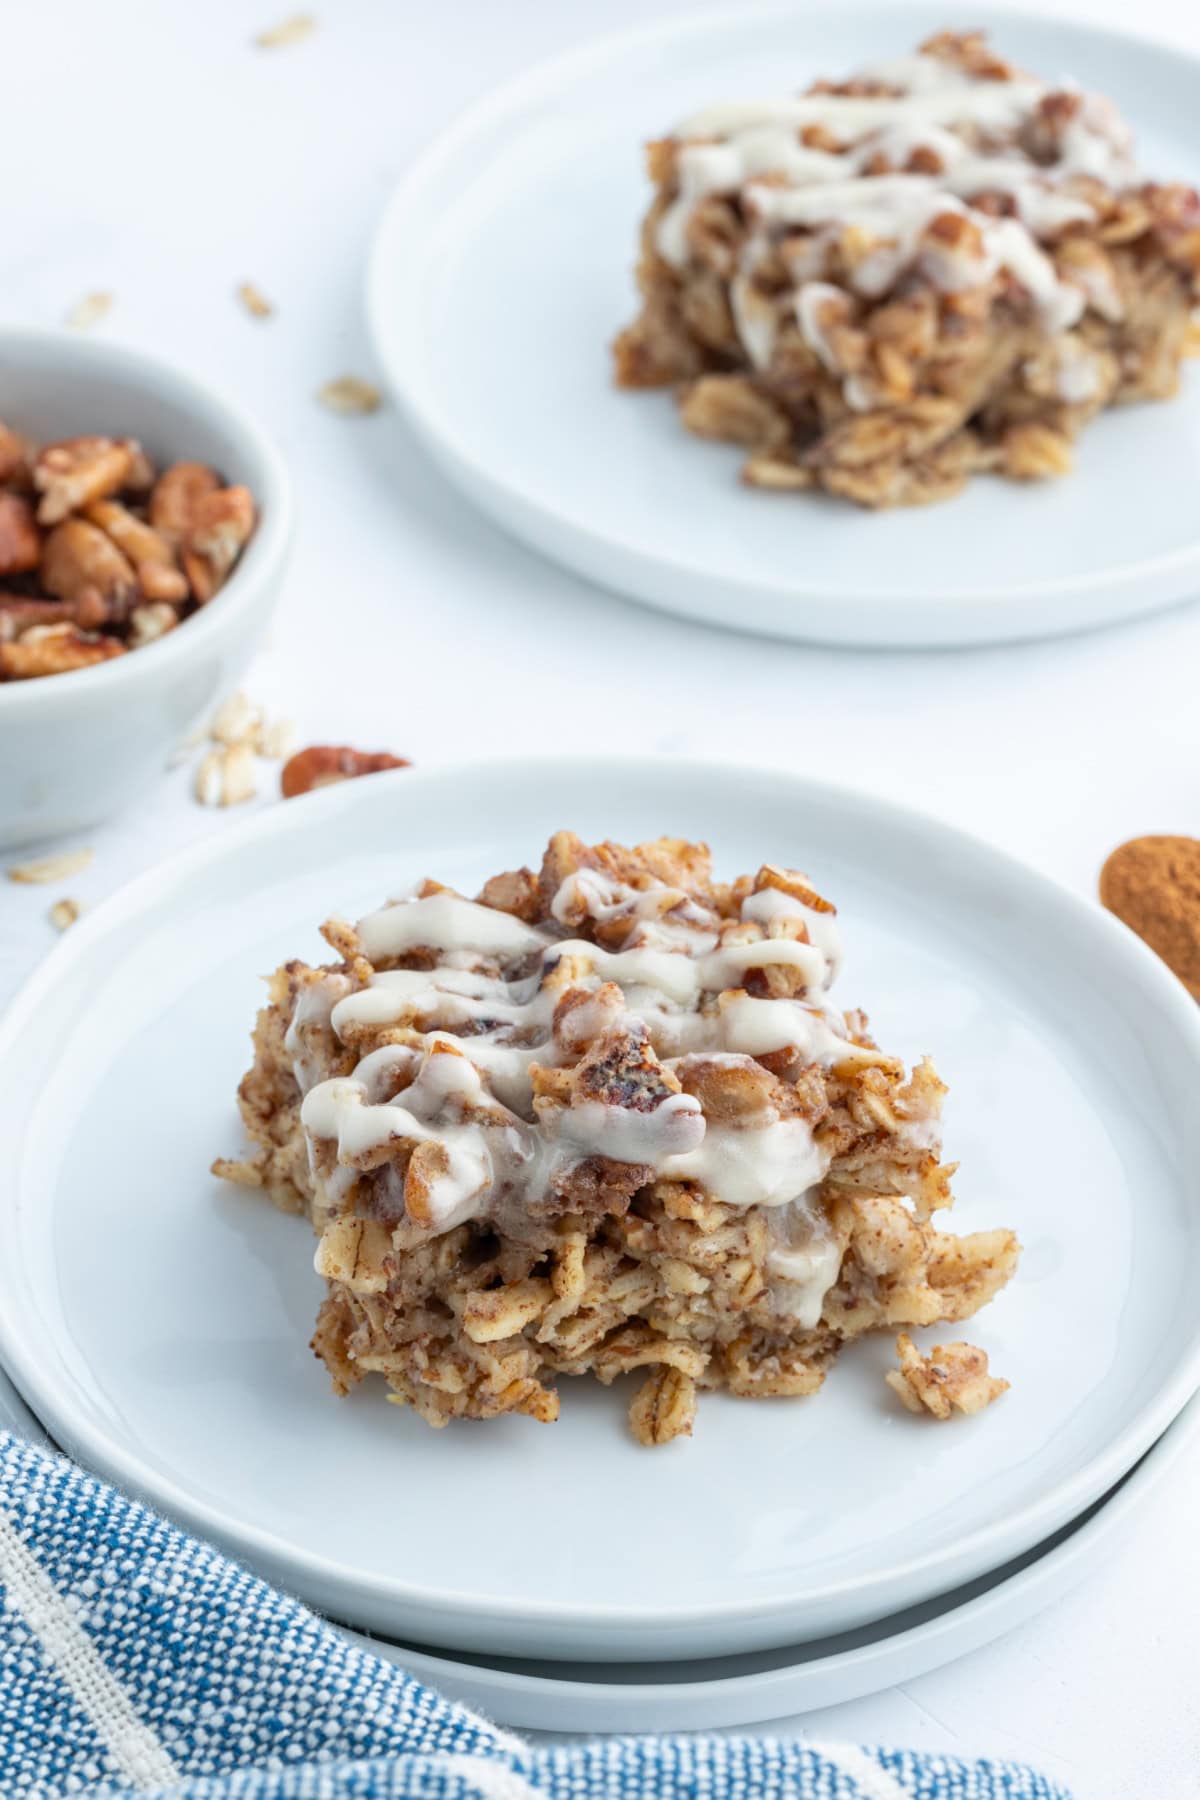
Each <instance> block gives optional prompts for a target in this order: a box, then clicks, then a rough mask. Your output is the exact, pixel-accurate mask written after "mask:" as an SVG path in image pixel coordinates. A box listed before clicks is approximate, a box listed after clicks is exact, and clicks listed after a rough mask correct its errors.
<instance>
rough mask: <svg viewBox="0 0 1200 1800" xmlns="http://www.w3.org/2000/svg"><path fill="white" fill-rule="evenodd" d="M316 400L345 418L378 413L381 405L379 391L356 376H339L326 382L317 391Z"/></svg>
mask: <svg viewBox="0 0 1200 1800" xmlns="http://www.w3.org/2000/svg"><path fill="white" fill-rule="evenodd" d="M317 399H318V400H319V401H320V402H321V405H322V406H327V407H328V408H329V410H330V412H335V413H342V414H344V416H345V417H347V418H352V417H354V416H355V415H361V414H363V413H373V412H378V411H379V408H380V406H381V405H382V404H383V401H382V396H381V395H380V392H379V389H378V388H377V387H374V386H372V384H371V383H370V382H369V381H362V380H360V379H359V377H358V376H357V375H339V376H338V377H337V379H336V380H335V381H327V382H326V383H325V385H324V387H320V388H318V389H317Z"/></svg>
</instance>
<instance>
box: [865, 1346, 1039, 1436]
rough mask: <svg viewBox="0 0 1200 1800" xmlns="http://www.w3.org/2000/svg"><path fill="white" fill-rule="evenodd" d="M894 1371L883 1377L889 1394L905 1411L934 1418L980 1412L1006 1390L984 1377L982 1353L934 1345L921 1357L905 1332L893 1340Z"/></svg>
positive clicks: (997, 1381) (993, 1378)
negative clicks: (896, 1359) (898, 1401)
mask: <svg viewBox="0 0 1200 1800" xmlns="http://www.w3.org/2000/svg"><path fill="white" fill-rule="evenodd" d="M896 1354H897V1356H898V1357H899V1358H900V1367H899V1368H898V1369H889V1371H888V1373H887V1376H886V1377H885V1379H886V1381H887V1384H888V1386H889V1387H890V1388H891V1390H892V1392H893V1393H894V1394H896V1395H898V1397H899V1398H900V1399H901V1400H902V1401H903V1403H904V1405H905V1406H906V1407H907V1408H908V1410H909V1412H913V1413H919V1412H922V1411H924V1412H929V1413H932V1414H933V1416H934V1418H935V1419H948V1418H950V1416H951V1414H952V1412H953V1411H954V1408H955V1407H957V1408H958V1410H959V1412H961V1413H978V1412H982V1411H983V1409H984V1407H985V1406H990V1405H991V1403H992V1401H993V1400H998V1399H999V1398H1000V1395H1001V1394H1003V1393H1006V1392H1007V1391H1008V1387H1009V1383H1008V1382H1007V1381H1004V1380H1002V1379H1001V1378H1000V1377H999V1376H995V1375H989V1374H988V1359H987V1352H986V1350H980V1349H977V1347H976V1346H975V1345H974V1344H962V1343H958V1344H935V1345H934V1346H933V1349H932V1350H931V1351H930V1352H929V1355H928V1356H922V1355H921V1352H920V1351H919V1350H918V1349H917V1346H916V1345H915V1344H914V1343H913V1341H912V1339H911V1338H910V1337H909V1335H908V1333H907V1332H906V1331H902V1332H901V1333H900V1336H899V1337H898V1338H897V1339H896Z"/></svg>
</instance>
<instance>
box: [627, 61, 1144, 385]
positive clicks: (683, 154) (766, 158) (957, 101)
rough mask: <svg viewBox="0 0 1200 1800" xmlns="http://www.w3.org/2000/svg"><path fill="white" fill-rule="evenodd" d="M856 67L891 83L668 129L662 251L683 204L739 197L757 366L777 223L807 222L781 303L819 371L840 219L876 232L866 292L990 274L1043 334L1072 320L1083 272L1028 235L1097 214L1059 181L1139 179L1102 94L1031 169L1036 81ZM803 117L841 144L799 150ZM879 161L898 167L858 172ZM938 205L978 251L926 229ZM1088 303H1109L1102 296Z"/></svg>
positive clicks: (826, 357)
mask: <svg viewBox="0 0 1200 1800" xmlns="http://www.w3.org/2000/svg"><path fill="white" fill-rule="evenodd" d="M863 74H864V75H865V76H866V78H868V79H870V80H874V81H877V82H880V83H885V84H887V85H888V86H890V87H892V88H894V89H896V90H897V91H896V92H895V93H894V94H892V95H879V96H864V97H859V96H847V95H838V94H809V95H798V96H791V97H786V98H783V99H766V100H760V101H749V102H738V101H734V102H725V103H721V104H718V105H716V106H711V107H708V108H706V109H705V110H704V111H702V112H698V113H695V114H693V115H692V117H691V118H689V119H687V120H685V121H684V123H683V124H682V125H680V126H679V127H678V128H677V130H676V132H675V133H674V135H675V137H676V139H677V140H678V142H679V144H680V148H679V150H678V152H677V157H676V171H677V193H676V196H675V198H674V199H673V200H672V201H671V203H670V204H669V205H668V207H667V208H666V210H665V211H664V213H663V214H662V216H661V218H660V219H659V222H658V226H657V233H656V242H657V247H658V250H659V252H660V254H661V255H662V256H663V257H664V258H665V259H666V261H668V262H669V263H671V264H672V265H673V266H674V267H676V268H682V267H683V266H684V264H685V263H686V262H687V260H688V254H689V251H688V224H689V221H690V218H691V215H692V212H693V209H694V208H695V207H696V205H697V204H698V203H699V202H700V201H702V200H704V199H706V198H708V197H709V196H710V195H714V194H729V195H739V196H740V197H741V200H742V204H743V207H744V209H745V211H746V213H747V214H748V215H749V217H750V218H751V220H752V221H753V222H754V225H755V229H754V230H752V232H751V235H750V237H749V239H748V241H747V244H746V247H745V250H744V253H743V262H742V266H741V269H740V271H739V272H738V274H737V275H735V277H734V278H733V280H732V281H731V284H730V300H731V306H732V310H733V315H734V324H735V328H736V329H737V331H738V334H739V337H740V338H741V341H742V344H743V348H744V349H745V351H746V354H747V356H748V358H749V360H750V362H751V364H752V365H753V366H754V367H755V368H758V369H763V368H766V367H767V365H768V364H769V362H770V360H771V356H772V353H773V350H774V345H775V342H776V339H777V336H778V330H779V323H780V316H781V315H780V312H779V308H778V305H777V304H776V303H774V302H773V301H770V300H766V301H765V303H764V296H763V295H762V294H761V292H759V291H758V290H757V289H755V287H754V286H753V279H752V277H753V271H754V268H755V267H756V266H757V264H758V262H759V261H760V259H761V257H762V256H763V254H764V253H765V251H766V248H767V246H768V245H769V243H770V242H771V241H772V240H773V238H774V237H775V235H776V234H777V232H778V230H779V229H780V228H781V227H782V228H786V227H788V226H801V227H806V228H808V229H809V230H810V231H812V232H814V233H815V240H816V241H815V243H813V244H811V245H810V247H809V249H808V251H807V252H806V253H805V262H806V263H807V264H808V265H809V266H807V267H806V266H804V263H800V264H799V266H793V275H794V278H795V280H796V283H797V288H796V290H795V292H794V293H793V295H792V296H791V305H792V307H793V309H794V312H795V316H796V318H797V321H798V323H799V325H800V329H801V333H802V335H803V337H804V339H805V341H806V342H807V343H808V344H809V345H810V347H811V348H812V349H814V350H815V351H816V353H817V355H818V356H819V357H820V358H821V360H822V362H823V363H825V365H826V367H828V368H831V369H835V362H834V358H833V356H832V353H831V351H830V348H829V344H828V340H827V338H826V337H825V333H824V328H823V325H822V323H821V313H822V310H823V308H822V305H821V304H820V303H821V301H823V300H827V299H828V298H829V297H830V294H832V293H838V292H840V290H838V289H835V288H832V287H829V289H828V292H825V293H821V292H820V291H819V290H820V289H821V288H822V287H823V286H826V285H827V284H822V283H820V282H819V281H814V280H812V279H810V278H811V277H814V276H819V274H820V272H821V269H822V267H823V264H824V250H825V243H826V241H827V240H828V238H829V236H830V235H831V234H836V233H837V232H840V231H841V230H842V229H843V228H846V227H856V228H858V229H859V230H861V231H862V232H864V233H866V234H867V235H869V236H870V237H872V238H874V239H876V240H877V243H876V247H875V249H874V250H873V251H872V252H871V253H870V254H868V255H867V256H866V257H865V258H864V259H863V260H861V261H860V262H859V263H858V264H857V266H856V267H855V269H854V271H853V274H852V276H851V277H850V280H851V283H852V286H853V288H854V290H855V291H857V292H858V293H860V294H862V295H863V296H864V297H865V298H868V299H879V298H881V297H882V296H883V295H885V294H887V293H888V291H889V290H890V289H891V288H892V287H893V285H894V284H895V283H896V281H897V280H898V279H899V278H900V276H901V275H902V274H903V273H904V272H905V271H906V270H907V269H909V268H912V267H917V268H919V270H920V272H921V273H922V274H923V275H924V276H925V277H926V279H927V280H929V281H930V282H931V283H932V284H933V285H934V286H935V287H937V288H940V289H941V290H942V291H944V292H948V293H953V292H962V291H964V290H966V289H969V288H973V287H977V286H982V285H984V284H986V283H988V282H990V281H991V280H992V279H993V278H994V277H995V275H996V274H997V273H998V272H999V271H1000V270H1001V269H1003V270H1006V271H1007V272H1008V273H1009V274H1010V275H1011V276H1012V277H1013V278H1014V279H1015V280H1016V281H1017V282H1019V283H1020V284H1021V286H1022V287H1023V288H1024V289H1025V290H1026V291H1027V292H1028V294H1029V296H1030V301H1031V303H1032V305H1033V306H1034V308H1035V309H1036V311H1037V313H1038V316H1039V319H1040V321H1041V323H1042V325H1043V327H1044V329H1045V330H1046V331H1047V332H1048V333H1051V334H1058V333H1061V332H1065V331H1067V330H1069V329H1070V328H1071V326H1073V325H1074V324H1075V323H1076V322H1077V321H1078V319H1079V318H1080V316H1081V314H1082V312H1083V311H1084V309H1085V307H1086V306H1087V305H1088V304H1089V303H1090V304H1097V301H1096V298H1095V296H1094V295H1093V293H1092V292H1091V291H1090V289H1089V283H1088V281H1087V280H1086V278H1079V279H1077V278H1076V275H1075V271H1074V270H1072V271H1071V273H1070V277H1069V278H1067V277H1063V276H1060V275H1059V273H1058V271H1057V270H1056V268H1055V265H1054V263H1053V261H1052V260H1051V258H1050V257H1049V256H1048V255H1047V254H1046V252H1045V251H1044V249H1043V248H1042V247H1041V242H1040V241H1039V240H1045V239H1050V238H1053V237H1054V236H1055V235H1056V234H1057V233H1058V232H1060V231H1061V230H1062V229H1063V228H1064V227H1066V226H1068V225H1070V224H1072V223H1074V222H1077V221H1086V220H1088V219H1091V218H1093V217H1094V210H1093V208H1092V207H1091V206H1090V205H1089V204H1088V202H1087V200H1086V199H1084V198H1083V197H1082V196H1081V195H1079V194H1077V193H1072V192H1069V191H1064V188H1063V186H1062V185H1061V184H1062V183H1064V182H1065V181H1069V179H1070V178H1071V177H1072V176H1092V177H1096V178H1097V179H1099V180H1102V181H1104V182H1106V183H1107V184H1108V185H1110V186H1112V187H1116V188H1119V187H1122V186H1127V185H1128V184H1129V183H1131V182H1132V181H1133V180H1135V179H1136V170H1135V168H1134V166H1133V164H1132V161H1131V159H1130V139H1129V134H1128V132H1127V130H1126V128H1125V127H1124V125H1123V123H1122V122H1121V120H1120V118H1119V116H1118V115H1117V113H1116V111H1115V109H1114V108H1113V107H1112V105H1111V103H1109V102H1108V101H1106V100H1104V99H1102V98H1100V97H1098V96H1093V95H1081V96H1078V101H1079V104H1078V110H1077V111H1076V113H1075V114H1074V116H1073V117H1072V118H1070V119H1069V121H1068V122H1067V124H1066V125H1065V127H1063V129H1062V131H1061V134H1060V137H1059V140H1058V145H1059V156H1058V158H1057V160H1056V161H1055V162H1054V163H1053V164H1051V165H1043V164H1041V163H1038V162H1035V161H1034V160H1033V159H1032V158H1031V157H1029V156H1026V155H1025V154H1024V153H1023V152H1022V150H1021V148H1020V145H1019V143H1018V142H1017V141H1016V140H1017V136H1018V134H1019V132H1020V131H1021V129H1022V127H1023V126H1025V125H1026V124H1027V123H1028V121H1029V120H1030V119H1031V118H1032V116H1033V114H1034V112H1035V110H1036V108H1037V107H1038V105H1039V103H1040V102H1041V101H1042V100H1043V99H1044V98H1045V97H1046V95H1047V93H1048V92H1049V91H1050V90H1049V89H1047V88H1046V87H1045V86H1044V85H1043V84H1042V83H1040V82H1038V81H1034V80H1030V79H1027V78H1025V77H1023V76H1017V77H1014V78H1013V79H1011V80H994V79H975V78H973V77H972V76H970V75H969V74H967V73H965V72H964V71H963V70H961V69H959V68H957V67H955V66H954V65H953V64H952V63H950V62H948V61H947V60H946V59H945V58H942V57H938V56H931V55H926V54H923V53H917V54H916V55H913V56H907V57H900V58H897V59H894V60H893V61H891V62H887V63H881V64H877V65H875V66H874V67H873V68H870V69H868V70H866V71H863ZM807 126H819V127H822V128H824V129H825V130H826V131H828V132H830V133H832V134H833V137H834V138H835V140H836V142H837V143H838V145H839V146H840V147H839V148H838V149H837V150H834V151H830V150H825V149H815V148H811V147H809V146H808V145H805V144H804V143H802V142H801V141H800V133H801V132H802V131H803V130H804V128H805V127H807ZM917 150H926V151H932V152H933V153H934V155H935V156H936V157H937V158H938V160H939V162H940V165H941V167H940V169H939V170H938V171H937V172H936V173H932V174H925V173H909V172H903V171H904V165H905V164H906V163H907V162H908V159H909V158H910V157H911V156H912V155H913V153H914V152H915V151H917ZM880 156H882V157H886V158H887V160H888V162H889V164H891V165H892V168H893V169H895V170H898V171H900V172H895V173H884V174H877V175H872V174H870V173H869V169H870V166H871V164H872V161H873V159H875V158H878V157H880ZM768 176H769V177H770V180H769V181H768V180H766V179H764V178H765V177H768ZM985 192H992V193H1001V194H1004V195H1007V196H1008V198H1009V199H1010V201H1011V202H1012V206H1013V211H1014V215H1015V216H1014V217H1011V218H994V217H992V216H991V215H990V214H989V213H986V212H982V211H980V210H978V209H977V208H975V207H973V206H972V205H971V204H970V202H971V201H972V200H973V199H974V198H975V197H977V196H978V195H980V194H982V193H985ZM948 212H949V213H958V214H961V215H963V216H964V217H966V218H967V219H969V220H970V221H971V222H972V224H973V225H974V226H975V228H976V230H977V232H978V234H979V238H980V240H981V242H982V248H981V251H980V253H979V254H977V255H967V254H965V253H964V252H963V251H961V250H953V251H952V250H948V249H946V248H945V247H943V246H940V245H939V244H938V242H937V241H936V239H934V238H931V237H930V236H929V235H928V233H927V227H928V226H929V225H930V224H931V222H932V221H933V220H934V219H935V218H937V217H938V216H939V214H944V213H948ZM806 288H807V290H808V291H807V295H806ZM813 290H817V291H813ZM1101 299H1102V300H1105V301H1107V302H1108V304H1109V306H1111V304H1112V303H1111V300H1110V299H1109V297H1108V296H1101ZM1106 316H1113V315H1112V313H1111V311H1109V312H1106ZM835 372H836V370H835ZM843 392H844V394H845V397H846V400H847V402H848V404H850V405H851V406H852V407H853V408H854V409H855V410H864V409H867V408H869V407H870V406H871V405H873V404H875V401H874V399H873V397H872V394H871V392H870V388H869V386H865V385H864V384H863V383H861V382H859V381H856V380H855V379H854V378H853V377H850V378H848V379H847V381H846V382H845V383H844V384H843Z"/></svg>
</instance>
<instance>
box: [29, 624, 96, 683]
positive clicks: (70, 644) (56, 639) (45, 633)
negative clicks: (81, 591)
mask: <svg viewBox="0 0 1200 1800" xmlns="http://www.w3.org/2000/svg"><path fill="white" fill-rule="evenodd" d="M124 654H125V646H124V644H122V643H120V642H119V641H118V640H117V639H116V638H111V637H98V636H95V635H93V634H92V633H91V632H86V631H80V630H79V627H78V626H77V625H37V626H34V628H33V630H32V631H27V632H26V633H25V634H24V636H23V637H20V638H18V639H17V641H16V643H14V644H0V676H3V678H4V679H5V680H6V681H28V680H30V679H31V678H32V677H33V676H35V675H66V674H69V673H70V672H71V671H72V670H73V669H90V668H91V667H92V666H93V664H95V663H102V662H108V661H109V660H110V658H112V657H114V656H124Z"/></svg>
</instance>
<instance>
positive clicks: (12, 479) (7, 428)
mask: <svg viewBox="0 0 1200 1800" xmlns="http://www.w3.org/2000/svg"><path fill="white" fill-rule="evenodd" d="M31 461H32V451H31V449H30V446H29V445H28V444H27V443H26V441H25V439H24V438H23V437H22V436H21V433H20V432H19V431H14V430H13V429H12V426H11V425H4V424H2V423H0V481H3V482H5V483H6V484H8V485H16V486H19V487H23V488H24V487H28V486H29V485H30V474H29V464H30V462H31Z"/></svg>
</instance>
